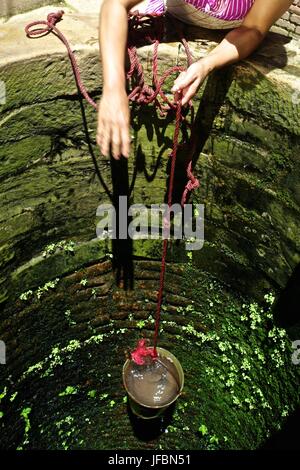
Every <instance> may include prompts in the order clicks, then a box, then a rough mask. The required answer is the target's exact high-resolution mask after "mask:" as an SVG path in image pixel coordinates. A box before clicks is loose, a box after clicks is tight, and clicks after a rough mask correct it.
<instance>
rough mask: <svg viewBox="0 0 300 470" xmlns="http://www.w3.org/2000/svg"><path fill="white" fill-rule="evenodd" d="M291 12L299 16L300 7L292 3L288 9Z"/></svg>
mask: <svg viewBox="0 0 300 470" xmlns="http://www.w3.org/2000/svg"><path fill="white" fill-rule="evenodd" d="M289 11H290V12H291V13H295V15H299V16H300V7H297V6H295V5H292V6H291V7H290V10H289Z"/></svg>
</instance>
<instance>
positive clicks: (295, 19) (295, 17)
mask: <svg viewBox="0 0 300 470" xmlns="http://www.w3.org/2000/svg"><path fill="white" fill-rule="evenodd" d="M291 22H292V23H295V24H297V25H300V16H298V15H294V14H293V15H291Z"/></svg>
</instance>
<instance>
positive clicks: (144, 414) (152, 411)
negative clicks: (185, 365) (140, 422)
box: [123, 348, 184, 419]
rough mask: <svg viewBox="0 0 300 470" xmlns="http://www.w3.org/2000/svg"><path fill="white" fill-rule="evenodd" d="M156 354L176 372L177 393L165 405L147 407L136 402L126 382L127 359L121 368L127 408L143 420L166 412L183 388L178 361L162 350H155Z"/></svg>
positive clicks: (181, 371) (128, 363) (182, 378)
mask: <svg viewBox="0 0 300 470" xmlns="http://www.w3.org/2000/svg"><path fill="white" fill-rule="evenodd" d="M157 353H158V357H160V358H166V359H168V360H169V361H170V362H171V363H172V364H173V366H174V368H175V370H176V381H177V382H178V393H177V394H176V395H175V396H174V397H173V398H172V399H171V400H170V401H169V402H168V403H167V404H166V403H164V404H163V405H152V406H148V405H146V404H145V403H142V402H141V401H138V400H137V398H136V397H135V396H134V395H133V394H132V392H131V391H130V387H128V384H127V380H126V377H127V373H128V368H129V366H130V364H131V360H130V359H127V361H126V362H125V364H124V366H123V384H124V387H125V390H126V392H127V394H128V402H129V406H130V408H131V410H132V412H133V413H134V414H135V415H136V416H138V417H139V418H143V419H153V418H157V417H159V416H160V415H161V414H162V413H164V411H166V410H167V408H169V406H170V405H171V404H172V403H174V402H175V401H176V400H177V398H178V397H179V396H180V395H181V392H182V390H183V386H184V373H183V370H182V367H181V364H180V362H179V361H178V359H177V358H176V357H175V356H174V355H173V354H172V353H170V352H169V351H167V350H166V349H163V348H157Z"/></svg>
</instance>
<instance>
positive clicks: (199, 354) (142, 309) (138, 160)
mask: <svg viewBox="0 0 300 470" xmlns="http://www.w3.org/2000/svg"><path fill="white" fill-rule="evenodd" d="M46 12H47V9H44V10H42V12H40V13H41V17H42V18H44V15H45V14H46ZM26 22H28V14H25V15H20V16H19V17H18V18H16V19H13V20H11V21H8V22H6V23H5V24H3V25H2V28H1V34H2V37H1V41H3V43H4V44H5V47H4V48H3V49H4V51H5V56H3V55H1V56H0V77H1V80H3V82H5V84H6V91H7V100H6V102H5V103H4V104H3V105H2V106H1V108H0V162H1V165H0V201H1V204H0V307H1V310H0V339H1V340H2V341H5V343H6V346H7V361H6V362H7V363H6V365H5V366H2V365H1V369H0V385H1V388H0V392H1V403H0V433H1V442H0V446H1V447H3V448H11V449H15V448H25V449H31V448H34V449H45V448H52V449H68V448H70V449H112V448H114V449H137V448H147V449H170V448H176V449H186V448H193V449H212V448H221V449H224V448H234V449H255V448H258V447H259V446H260V445H262V444H263V443H264V441H265V440H266V439H267V438H268V436H270V434H272V433H274V432H276V431H277V430H278V428H279V427H280V425H281V424H282V423H283V421H284V419H285V417H286V416H287V415H289V414H290V413H292V411H293V409H294V408H295V407H296V406H297V404H298V403H299V393H298V384H299V367H298V368H297V367H296V366H294V365H293V364H292V361H291V350H290V349H291V347H290V344H291V338H290V337H289V336H288V335H287V333H286V332H285V331H283V330H278V329H277V327H275V324H274V321H273V318H272V312H270V303H271V299H272V296H270V292H272V293H275V294H276V296H277V298H280V297H281V292H282V290H283V289H284V288H285V286H286V284H287V282H288V281H289V279H290V278H291V276H292V274H293V272H294V271H295V269H297V266H299V263H300V238H299V220H300V209H299V208H300V187H299V181H300V162H299V153H300V100H299V95H298V91H299V86H298V80H299V77H300V72H299V69H300V64H299V46H298V42H297V41H296V40H290V41H287V40H286V38H280V37H278V36H277V35H270V36H269V37H268V39H267V40H266V41H265V42H264V44H263V46H262V47H261V48H260V49H259V50H258V51H257V52H256V54H254V55H253V56H252V57H251V59H249V60H247V61H243V62H242V63H240V64H237V65H235V66H232V67H228V68H226V70H222V71H219V72H217V73H214V74H212V75H211V76H210V77H209V79H208V80H207V81H206V82H205V84H204V85H203V87H202V88H201V90H200V91H199V93H198V94H197V96H196V98H195V100H194V103H195V110H196V115H197V118H196V129H197V136H198V140H197V149H196V150H197V152H196V154H195V173H196V174H197V176H198V177H199V179H200V182H201V185H200V188H199V190H198V191H197V192H196V193H195V194H194V195H193V201H194V202H199V203H203V204H204V205H205V244H204V247H203V249H202V250H201V251H199V252H194V253H187V252H186V250H185V248H184V245H183V244H178V245H177V244H176V243H174V244H172V249H171V250H170V252H169V254H168V263H167V279H166V290H165V298H164V305H163V311H162V324H161V331H160V343H159V344H160V345H161V346H163V347H166V348H167V349H170V350H171V351H172V352H174V353H175V355H176V356H177V357H178V359H179V360H180V361H181V363H182V365H183V368H184V371H185V373H186V385H185V390H184V395H183V396H182V397H181V398H180V401H179V402H178V408H177V409H176V410H173V415H172V414H171V416H169V417H167V418H166V419H165V420H164V421H163V422H159V424H158V427H157V429H153V428H147V427H145V426H144V425H143V426H142V427H143V429H140V428H141V426H140V428H139V429H137V427H138V426H137V423H135V422H134V419H133V417H132V416H131V414H130V412H129V413H128V412H127V411H128V410H127V404H126V397H125V392H124V389H123V387H122V378H121V371H122V365H123V363H124V359H125V352H126V350H127V349H128V348H132V347H133V346H134V345H135V342H136V340H137V338H139V337H141V336H146V337H149V338H152V335H153V315H154V313H155V305H156V298H157V290H158V283H159V274H160V257H161V241H159V240H158V241H151V242H150V241H149V240H146V241H134V242H133V243H132V244H131V242H129V243H124V244H123V243H121V244H120V243H119V244H118V243H112V244H110V243H108V242H105V241H103V242H99V241H98V240H96V239H95V231H96V230H95V228H96V224H97V221H98V218H97V217H96V209H97V206H98V205H99V204H100V203H108V202H110V200H111V197H112V196H113V195H114V194H115V193H116V191H118V190H119V191H124V188H127V189H128V187H130V198H131V201H132V202H134V203H145V204H152V203H153V204H154V203H156V204H157V203H158V202H162V201H163V200H164V197H165V194H166V181H167V173H168V162H169V155H170V148H171V145H172V136H173V131H174V119H173V118H174V116H171V115H170V116H168V117H164V118H162V117H161V116H160V115H159V114H158V113H157V111H156V110H155V109H154V108H153V107H151V106H148V107H143V108H141V109H140V108H139V107H137V106H132V114H131V117H132V119H131V126H132V135H133V137H134V138H133V146H132V152H131V156H130V159H129V162H128V165H127V164H126V163H124V161H123V162H122V161H121V162H117V163H116V162H115V164H114V165H112V163H111V162H110V161H109V160H108V159H106V158H103V157H102V156H101V155H100V154H99V149H98V148H97V145H96V142H95V129H96V115H95V112H94V110H93V109H92V108H89V107H88V106H87V105H86V104H84V105H82V103H81V101H80V98H79V96H78V92H77V88H76V85H75V83H74V79H73V75H72V71H71V67H70V64H69V61H68V57H67V54H66V51H65V49H64V47H63V46H62V45H61V44H60V43H59V42H58V41H57V38H55V37H52V36H51V37H50V36H47V37H44V38H41V39H39V40H35V41H30V40H29V39H27V38H26V37H25V35H24V25H25V24H26ZM60 27H61V29H62V31H63V32H64V33H65V34H66V36H67V37H68V38H69V39H70V42H71V44H72V45H73V47H74V49H76V57H77V59H78V62H79V67H80V70H81V72H82V78H83V81H84V83H85V85H86V87H87V89H88V90H89V92H90V93H91V94H92V96H93V97H94V98H95V99H96V100H98V99H99V97H100V96H101V91H102V78H101V66H100V64H99V57H98V41H97V27H98V20H97V16H96V15H84V14H82V13H81V14H79V13H76V12H74V10H71V9H69V8H66V15H65V17H64V20H63V22H62V23H61V24H60ZM200 33H201V34H200V35H199V31H198V30H197V29H194V28H187V29H186V31H185V34H186V36H187V37H188V39H189V40H190V46H191V50H192V53H193V54H194V56H195V57H201V56H202V55H204V54H206V53H207V51H208V50H210V49H211V48H212V47H214V46H215V44H216V43H217V41H218V40H219V36H218V35H216V34H215V33H211V35H210V36H208V35H207V34H208V33H207V32H205V31H203V32H202V31H201V32H200ZM16 40H17V41H18V48H16V46H15V44H16ZM166 40H167V42H166V43H165V44H162V45H161V46H160V48H159V73H160V74H162V72H163V71H164V70H165V69H166V68H167V67H170V66H172V65H174V64H176V63H179V64H181V65H185V64H186V61H185V57H184V54H183V51H182V49H179V48H178V42H177V39H176V38H174V36H171V35H170V37H169V36H167V39H166ZM151 50H152V47H149V46H146V47H141V48H139V54H140V57H141V60H142V63H143V65H144V68H145V70H146V75H147V80H149V82H151V67H149V58H150V57H151ZM45 71H46V73H45ZM172 83H173V81H172V79H170V80H169V81H168V82H167V83H166V84H165V88H166V90H168V89H170V87H171V84H172ZM184 159H185V154H184V152H182V153H181V154H180V155H179V160H178V163H179V166H178V172H177V177H178V179H177V183H178V186H177V184H176V187H179V184H181V185H182V182H183V179H182V177H183V175H185V171H184V170H185V165H184V163H185V160H184ZM95 161H96V162H97V168H98V170H99V173H100V175H101V176H102V178H103V179H104V182H105V183H106V186H104V185H103V184H102V183H100V181H99V173H97V171H96V168H95ZM184 182H185V180H184ZM112 199H113V197H112ZM298 292H299V289H298V286H297V295H299V294H298ZM266 294H268V297H267V299H268V300H266V299H265V297H264V296H265V295H266ZM297 312H298V311H297ZM284 315H285V317H286V316H287V311H286V309H284ZM28 420H29V421H28ZM28 423H30V426H29V425H28ZM201 425H205V426H206V427H207V429H208V433H207V434H205V435H202V434H201V432H199V427H200V426H201ZM241 430H242V432H241ZM165 431H167V432H165ZM145 433H146V434H145Z"/></svg>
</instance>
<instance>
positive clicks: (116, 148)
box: [111, 126, 121, 160]
mask: <svg viewBox="0 0 300 470" xmlns="http://www.w3.org/2000/svg"><path fill="white" fill-rule="evenodd" d="M111 137H112V141H111V144H112V146H111V147H112V156H113V157H114V158H115V159H116V160H119V159H120V156H121V138H120V129H119V127H117V126H115V127H114V128H113V129H112V133H111Z"/></svg>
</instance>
